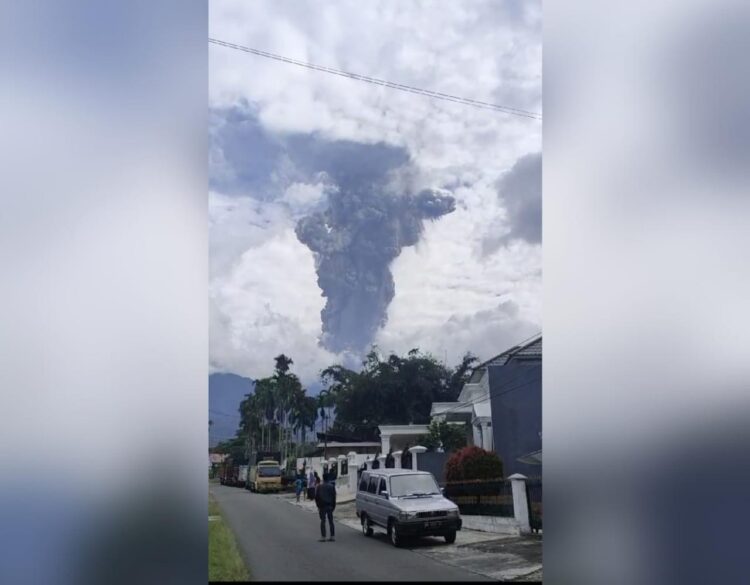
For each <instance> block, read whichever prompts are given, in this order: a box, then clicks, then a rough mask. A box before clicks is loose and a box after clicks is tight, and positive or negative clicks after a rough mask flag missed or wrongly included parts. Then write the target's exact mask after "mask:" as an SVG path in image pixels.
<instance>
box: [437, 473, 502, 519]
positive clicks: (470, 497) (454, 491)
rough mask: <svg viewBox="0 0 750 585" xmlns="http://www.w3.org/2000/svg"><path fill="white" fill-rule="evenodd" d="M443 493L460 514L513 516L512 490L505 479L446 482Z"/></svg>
mask: <svg viewBox="0 0 750 585" xmlns="http://www.w3.org/2000/svg"><path fill="white" fill-rule="evenodd" d="M444 494H445V497H446V498H448V499H449V500H451V501H452V502H454V503H455V504H456V505H458V509H459V511H460V512H461V514H467V515H481V516H502V517H506V518H513V517H514V510H513V490H512V488H511V483H510V481H508V480H505V479H496V480H476V481H460V482H459V481H456V482H446V484H445V492H444Z"/></svg>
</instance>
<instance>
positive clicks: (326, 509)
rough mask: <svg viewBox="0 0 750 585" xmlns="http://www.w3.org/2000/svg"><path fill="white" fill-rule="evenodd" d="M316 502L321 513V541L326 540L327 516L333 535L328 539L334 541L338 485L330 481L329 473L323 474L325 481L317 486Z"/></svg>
mask: <svg viewBox="0 0 750 585" xmlns="http://www.w3.org/2000/svg"><path fill="white" fill-rule="evenodd" d="M315 504H316V505H317V506H318V514H319V515H320V542H325V540H326V518H327V519H328V526H329V527H330V529H331V537H330V538H329V539H328V540H329V541H331V542H333V541H334V540H336V535H335V530H334V527H333V511H334V510H335V509H336V487H335V486H334V485H333V484H332V483H331V482H329V481H328V475H327V474H324V475H323V481H322V482H321V483H320V484H318V486H317V487H316V488H315Z"/></svg>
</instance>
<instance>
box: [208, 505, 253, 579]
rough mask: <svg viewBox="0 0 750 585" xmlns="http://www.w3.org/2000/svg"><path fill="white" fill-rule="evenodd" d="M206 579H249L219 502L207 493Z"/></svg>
mask: <svg viewBox="0 0 750 585" xmlns="http://www.w3.org/2000/svg"><path fill="white" fill-rule="evenodd" d="M208 515H209V517H211V516H213V517H214V519H213V520H210V521H209V522H208V580H209V581H249V580H250V572H249V571H248V569H247V566H246V565H245V562H244V561H243V560H242V557H241V556H240V551H239V549H238V548H237V543H236V542H235V540H234V535H233V534H232V531H231V530H230V529H229V526H227V525H226V523H225V522H224V518H223V517H222V515H221V509H220V508H219V504H218V503H217V502H216V500H214V498H213V496H211V494H209V495H208Z"/></svg>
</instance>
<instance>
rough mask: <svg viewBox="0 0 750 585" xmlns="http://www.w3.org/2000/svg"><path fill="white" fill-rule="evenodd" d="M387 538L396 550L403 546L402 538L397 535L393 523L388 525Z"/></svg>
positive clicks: (397, 532) (396, 528) (395, 526)
mask: <svg viewBox="0 0 750 585" xmlns="http://www.w3.org/2000/svg"><path fill="white" fill-rule="evenodd" d="M388 538H390V539H391V544H392V545H393V546H395V547H396V548H401V547H402V546H403V545H404V538H403V536H401V534H399V531H398V526H397V525H396V523H395V522H393V521H391V522H390V523H389V524H388Z"/></svg>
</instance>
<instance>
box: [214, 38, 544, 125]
mask: <svg viewBox="0 0 750 585" xmlns="http://www.w3.org/2000/svg"><path fill="white" fill-rule="evenodd" d="M208 42H209V43H213V44H214V45H220V46H222V47H227V48H229V49H234V50H236V51H244V52H245V53H250V54H253V55H257V56H259V57H265V58H267V59H274V60H276V61H281V62H283V63H290V64H292V65H298V66H300V67H306V68H308V69H312V70H314V71H320V72H323V73H330V74H332V75H339V76H341V77H347V78H349V79H355V80H357V81H364V82H367V83H372V84H374V85H381V86H384V87H388V88H391V89H398V90H399V91H407V92H409V93H414V94H418V95H424V96H427V97H431V98H435V99H439V100H445V101H449V102H454V103H459V104H463V105H467V106H473V107H475V108H481V109H485V110H493V111H495V112H502V113H504V114H510V115H512V116H520V117H522V118H530V119H532V120H541V119H542V115H541V114H539V113H537V112H530V111H528V110H521V109H519V108H512V107H510V106H503V105H499V104H493V103H489V102H483V101H479V100H474V99H470V98H464V97H459V96H455V95H450V94H447V93H441V92H438V91H432V90H429V89H421V88H419V87H414V86H411V85H405V84H403V83H395V82H393V81H386V80H384V79H378V78H376V77H370V76H368V75H360V74H358V73H351V72H349V71H342V70H340V69H333V68H332V67H324V66H322V65H315V64H313V63H307V62H305V61H299V60H297V59H290V58H289V57H284V56H282V55H276V54H274V53H269V52H267V51H261V50H259V49H253V48H251V47H244V46H242V45H236V44H234V43H228V42H227V41H222V40H219V39H214V38H211V37H209V39H208Z"/></svg>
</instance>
